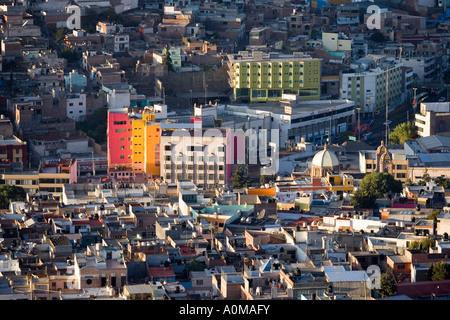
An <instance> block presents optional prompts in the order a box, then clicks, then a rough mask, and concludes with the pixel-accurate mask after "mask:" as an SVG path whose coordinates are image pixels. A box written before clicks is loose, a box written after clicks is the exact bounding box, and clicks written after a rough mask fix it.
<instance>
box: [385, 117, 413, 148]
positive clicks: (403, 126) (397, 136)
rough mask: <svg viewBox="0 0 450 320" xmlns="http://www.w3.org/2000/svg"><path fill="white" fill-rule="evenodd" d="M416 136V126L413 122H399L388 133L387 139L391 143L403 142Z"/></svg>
mask: <svg viewBox="0 0 450 320" xmlns="http://www.w3.org/2000/svg"><path fill="white" fill-rule="evenodd" d="M416 138H417V128H416V126H415V125H414V123H413V122H403V123H400V124H399V125H398V126H396V127H395V129H394V130H393V131H392V132H391V133H389V141H390V142H391V143H392V144H403V143H404V142H405V141H408V140H413V139H416Z"/></svg>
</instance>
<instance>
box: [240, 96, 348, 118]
mask: <svg viewBox="0 0 450 320" xmlns="http://www.w3.org/2000/svg"><path fill="white" fill-rule="evenodd" d="M347 103H353V101H350V100H346V99H342V100H314V101H300V102H299V103H298V105H296V106H292V107H291V106H289V105H285V104H283V103H282V102H266V103H250V104H248V108H249V109H252V110H261V111H267V112H273V113H282V114H284V113H285V111H284V110H285V107H286V106H287V107H291V109H292V114H302V113H307V112H314V111H318V110H320V109H326V108H336V107H339V106H342V105H345V104H347Z"/></svg>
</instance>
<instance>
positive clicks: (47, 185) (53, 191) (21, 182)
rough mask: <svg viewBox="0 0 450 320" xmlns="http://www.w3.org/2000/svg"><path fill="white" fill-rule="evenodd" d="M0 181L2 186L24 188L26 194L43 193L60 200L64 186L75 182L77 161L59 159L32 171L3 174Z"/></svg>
mask: <svg viewBox="0 0 450 320" xmlns="http://www.w3.org/2000/svg"><path fill="white" fill-rule="evenodd" d="M1 180H2V181H4V184H7V185H15V186H18V187H22V188H24V189H25V191H26V192H27V193H28V194H35V193H37V192H42V191H44V192H48V195H49V197H50V198H53V199H54V200H61V196H62V192H63V187H64V184H68V183H76V182H77V161H76V159H61V160H59V162H58V163H55V164H44V165H42V166H41V168H39V169H38V170H34V171H20V172H5V173H3V174H2V175H1Z"/></svg>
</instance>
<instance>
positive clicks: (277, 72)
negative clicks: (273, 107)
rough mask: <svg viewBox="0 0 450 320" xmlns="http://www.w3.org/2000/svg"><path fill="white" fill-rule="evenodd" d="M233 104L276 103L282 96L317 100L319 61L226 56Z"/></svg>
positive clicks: (294, 57) (279, 56)
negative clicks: (293, 95) (289, 95)
mask: <svg viewBox="0 0 450 320" xmlns="http://www.w3.org/2000/svg"><path fill="white" fill-rule="evenodd" d="M228 63H229V69H228V74H229V79H230V86H231V87H232V88H233V100H234V101H243V102H267V101H280V100H281V97H282V95H283V94H296V95H299V97H300V100H319V99H320V59H313V58H311V57H310V56H307V55H303V54H301V53H294V54H293V55H284V54H279V53H269V54H264V53H263V52H253V53H251V55H250V54H249V52H247V51H243V52H239V54H237V55H229V56H228Z"/></svg>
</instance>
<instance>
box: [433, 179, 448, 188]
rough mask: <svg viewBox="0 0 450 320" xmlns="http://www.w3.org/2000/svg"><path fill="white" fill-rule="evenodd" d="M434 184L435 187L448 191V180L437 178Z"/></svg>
mask: <svg viewBox="0 0 450 320" xmlns="http://www.w3.org/2000/svg"><path fill="white" fill-rule="evenodd" d="M434 182H435V183H436V185H437V186H439V187H443V188H444V189H450V180H449V179H446V178H444V177H437V178H436V179H435V180H434Z"/></svg>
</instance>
